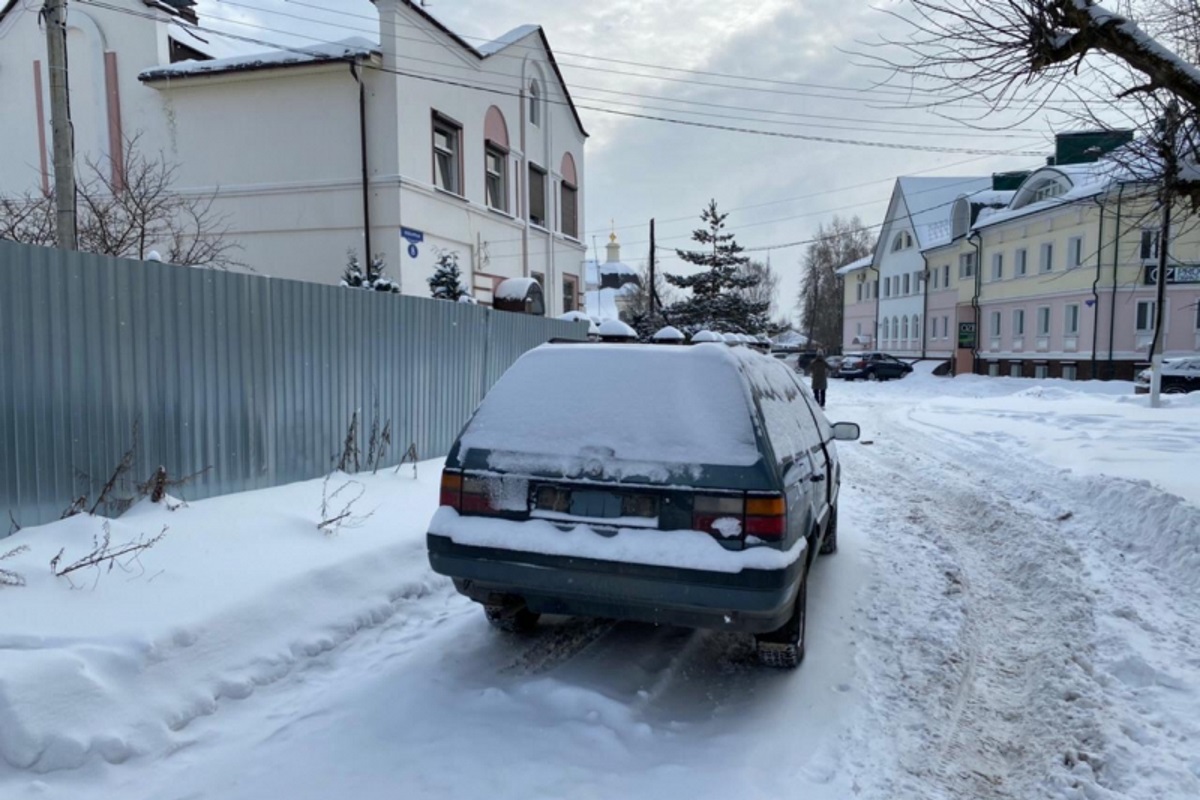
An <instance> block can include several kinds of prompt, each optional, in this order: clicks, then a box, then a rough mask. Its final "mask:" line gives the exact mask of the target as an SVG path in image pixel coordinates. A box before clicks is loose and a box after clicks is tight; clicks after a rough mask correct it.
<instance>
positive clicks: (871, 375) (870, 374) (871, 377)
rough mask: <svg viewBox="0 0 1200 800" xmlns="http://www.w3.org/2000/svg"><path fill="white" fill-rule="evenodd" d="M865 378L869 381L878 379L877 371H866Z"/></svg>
mask: <svg viewBox="0 0 1200 800" xmlns="http://www.w3.org/2000/svg"><path fill="white" fill-rule="evenodd" d="M867 380H869V381H878V380H879V373H877V372H875V370H871V371H870V372H868V373H867Z"/></svg>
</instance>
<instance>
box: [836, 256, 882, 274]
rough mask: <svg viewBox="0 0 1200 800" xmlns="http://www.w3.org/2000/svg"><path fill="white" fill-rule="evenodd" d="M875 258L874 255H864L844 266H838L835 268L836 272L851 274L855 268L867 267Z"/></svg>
mask: <svg viewBox="0 0 1200 800" xmlns="http://www.w3.org/2000/svg"><path fill="white" fill-rule="evenodd" d="M874 260H875V256H873V255H868V256H863V257H862V258H860V259H858V260H857V261H851V262H850V263H849V264H847V265H846V266H844V267H838V268H837V269H836V270H834V272H835V273H836V274H838V275H849V274H850V273H851V272H854V271H855V270H860V269H866V268H867V267H869V266H871V262H872V261H874Z"/></svg>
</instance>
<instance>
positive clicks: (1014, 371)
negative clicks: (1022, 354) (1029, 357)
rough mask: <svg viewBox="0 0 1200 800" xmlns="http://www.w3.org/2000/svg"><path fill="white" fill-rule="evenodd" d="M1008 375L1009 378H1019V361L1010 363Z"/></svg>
mask: <svg viewBox="0 0 1200 800" xmlns="http://www.w3.org/2000/svg"><path fill="white" fill-rule="evenodd" d="M1008 374H1009V376H1010V377H1013V378H1019V377H1021V362H1020V361H1014V362H1012V363H1011V364H1009V366H1008Z"/></svg>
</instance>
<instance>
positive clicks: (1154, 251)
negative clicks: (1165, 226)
mask: <svg viewBox="0 0 1200 800" xmlns="http://www.w3.org/2000/svg"><path fill="white" fill-rule="evenodd" d="M1158 239H1159V236H1158V228H1146V229H1144V230H1143V231H1142V244H1141V256H1142V261H1153V262H1155V263H1158Z"/></svg>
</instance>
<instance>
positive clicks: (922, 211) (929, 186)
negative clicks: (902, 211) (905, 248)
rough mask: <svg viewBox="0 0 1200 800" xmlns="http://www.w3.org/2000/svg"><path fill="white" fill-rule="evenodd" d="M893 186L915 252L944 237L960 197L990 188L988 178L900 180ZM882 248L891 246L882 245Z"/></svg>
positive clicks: (921, 177) (910, 178)
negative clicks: (905, 215) (909, 225)
mask: <svg viewBox="0 0 1200 800" xmlns="http://www.w3.org/2000/svg"><path fill="white" fill-rule="evenodd" d="M896 185H897V187H898V190H899V191H900V193H901V195H903V198H904V204H905V206H906V207H907V210H908V219H910V220H911V221H912V230H913V236H915V237H916V239H917V249H919V250H925V249H927V248H928V247H929V243H932V242H934V241H937V240H939V239H941V238H943V237H945V236H946V235H947V232H948V228H949V220H950V207H951V206H952V205H953V204H954V201H955V200H957V199H958V198H959V197H960V196H962V195H964V194H971V193H972V192H978V191H981V190H984V189H990V188H991V186H992V179H991V177H982V178H969V177H957V178H929V177H924V176H919V177H902V178H897V179H896ZM881 244H882V245H883V246H884V247H887V246H888V245H890V243H881Z"/></svg>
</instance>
